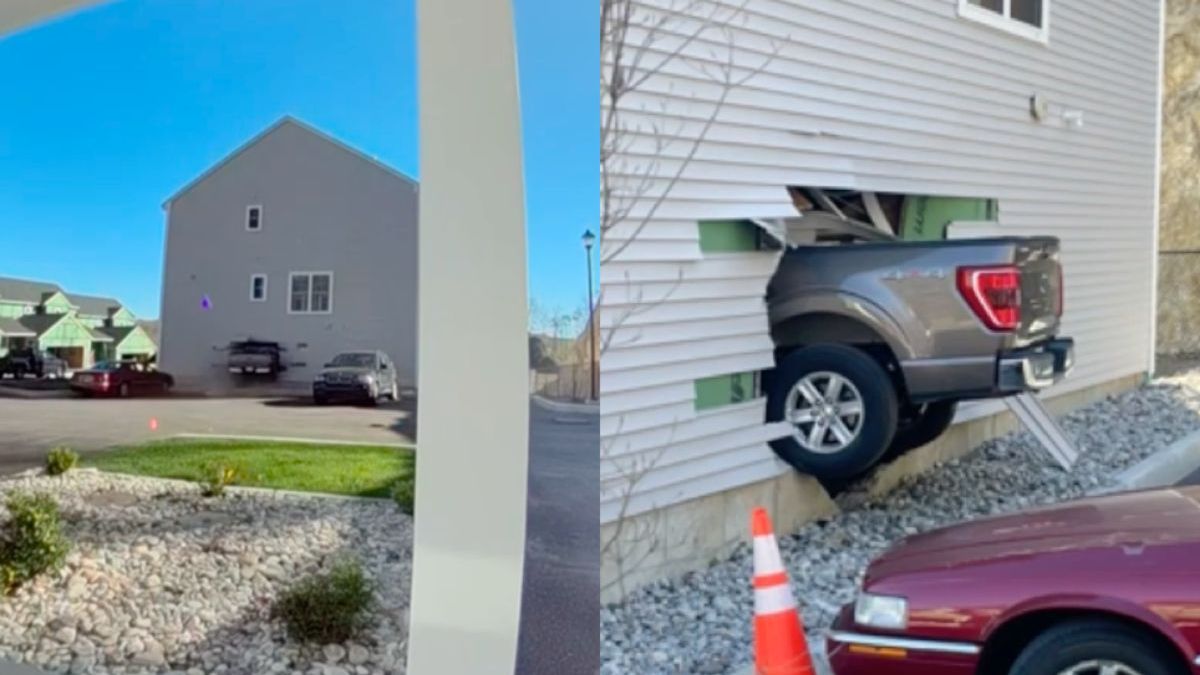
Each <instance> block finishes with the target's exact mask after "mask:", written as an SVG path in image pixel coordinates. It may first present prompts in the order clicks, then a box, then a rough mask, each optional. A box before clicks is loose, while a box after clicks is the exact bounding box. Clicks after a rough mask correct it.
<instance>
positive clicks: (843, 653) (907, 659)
mask: <svg viewBox="0 0 1200 675" xmlns="http://www.w3.org/2000/svg"><path fill="white" fill-rule="evenodd" d="M852 624H853V622H852V621H851V620H850V618H849V612H847V611H846V610H843V611H842V613H841V615H840V616H839V617H838V620H837V621H836V622H835V623H834V626H833V629H832V630H831V631H829V633H828V634H827V637H826V645H825V646H826V649H827V652H828V654H829V665H830V666H831V667H832V668H833V672H834V674H835V675H974V673H975V670H976V668H977V667H978V665H979V651H980V650H979V646H978V645H976V644H973V643H970V642H946V641H943V640H927V639H923V638H916V637H911V638H910V637H906V636H897V635H872V634H869V633H864V632H859V631H856V630H855V627H854V626H853V625H852Z"/></svg>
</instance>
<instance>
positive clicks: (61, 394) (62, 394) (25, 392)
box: [0, 385, 75, 401]
mask: <svg viewBox="0 0 1200 675" xmlns="http://www.w3.org/2000/svg"><path fill="white" fill-rule="evenodd" d="M0 398H19V399H27V400H35V401H36V400H40V399H48V398H75V392H73V391H71V390H70V389H48V390H38V389H20V388H18V387H9V386H6V385H0Z"/></svg>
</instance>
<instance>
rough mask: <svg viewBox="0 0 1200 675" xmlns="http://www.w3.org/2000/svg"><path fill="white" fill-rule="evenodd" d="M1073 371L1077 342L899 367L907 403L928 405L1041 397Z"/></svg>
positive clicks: (1049, 342) (1054, 341)
mask: <svg viewBox="0 0 1200 675" xmlns="http://www.w3.org/2000/svg"><path fill="white" fill-rule="evenodd" d="M1074 365H1075V341H1074V340H1073V339H1071V338H1052V339H1050V340H1045V341H1043V342H1039V343H1037V344H1033V345H1029V346H1028V347H1022V348H1020V349H1012V350H1007V351H1002V352H1000V353H999V354H998V355H991V356H981V357H963V358H959V357H956V358H946V359H917V360H913V361H903V362H901V364H900V367H901V370H902V371H903V372H904V381H905V384H906V385H907V389H908V394H909V398H910V399H911V400H912V401H913V402H915V403H926V402H928V401H936V400H939V399H959V400H962V399H975V398H995V397H999V396H1008V395H1010V394H1020V393H1024V392H1030V391H1038V390H1041V389H1045V388H1046V387H1049V386H1050V385H1052V384H1055V383H1056V382H1058V381H1059V380H1061V379H1063V378H1064V377H1066V375H1067V373H1069V372H1070V371H1071V369H1072V368H1073V367H1074Z"/></svg>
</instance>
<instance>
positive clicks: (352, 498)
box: [0, 466, 392, 675]
mask: <svg viewBox="0 0 1200 675" xmlns="http://www.w3.org/2000/svg"><path fill="white" fill-rule="evenodd" d="M72 473H95V474H104V475H106V476H117V477H119V478H140V479H149V480H156V481H163V482H165V483H173V484H175V485H180V486H183V485H189V486H192V487H196V483H195V482H194V481H190V480H184V479H182V478H160V477H158V476H136V475H133V474H128V473H120V472H119V471H104V470H102V469H97V468H96V467H94V466H84V467H79V468H77V469H72V470H71V471H70V472H68V473H67V474H66V475H67V476H69V475H70V474H72ZM41 477H49V476H48V474H47V473H46V471H45V470H44V469H26V470H24V471H18V472H17V473H14V474H9V475H7V476H0V482H6V481H15V480H20V479H23V478H41ZM197 489H199V488H198V487H197ZM225 491H226V493H227V494H238V493H242V494H249V495H271V496H277V495H287V496H289V497H303V498H305V499H312V498H316V499H327V500H333V501H345V502H363V501H365V502H391V501H392V499H391V498H390V497H360V496H357V495H331V494H328V493H325V492H301V491H299V490H281V489H276V488H265V487H249V486H245V485H228V486H226V487H225ZM0 663H3V662H2V661H0ZM3 673H4V671H2V670H0V675H3Z"/></svg>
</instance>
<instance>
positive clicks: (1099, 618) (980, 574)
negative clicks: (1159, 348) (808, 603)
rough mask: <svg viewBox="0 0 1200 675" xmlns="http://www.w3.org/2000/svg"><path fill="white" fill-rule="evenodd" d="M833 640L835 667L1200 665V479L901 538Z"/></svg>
mask: <svg viewBox="0 0 1200 675" xmlns="http://www.w3.org/2000/svg"><path fill="white" fill-rule="evenodd" d="M827 646H828V649H829V657H830V662H831V664H832V665H833V669H834V672H835V673H837V675H1187V674H1189V673H1192V674H1197V673H1200V656H1197V654H1198V653H1200V487H1181V488H1176V489H1167V490H1153V491H1147V492H1129V493H1122V494H1116V495H1109V496H1105V497H1098V498H1092V499H1085V500H1080V501H1075V502H1068V503H1066V504H1062V505H1058V506H1053V507H1047V508H1042V509H1038V510H1034V511H1027V512H1024V513H1020V514H1015V515H1009V516H1001V517H997V518H989V519H984V520H978V521H974V522H970V523H965V524H962V525H956V526H953V527H948V528H945V529H942V530H937V531H933V532H929V533H926V534H921V535H917V536H914V537H911V538H909V539H906V540H904V541H902V542H901V543H900V544H899V545H897V546H896V547H894V548H892V549H891V550H889V551H888V552H887V553H885V554H884V555H883V556H881V557H880V558H878V559H877V560H876V561H875V562H874V563H872V564H871V566H870V567H869V568H868V569H867V573H866V576H865V577H864V580H863V584H862V589H861V592H860V594H859V598H858V600H857V601H856V602H855V603H854V604H853V605H848V606H847V607H845V608H843V610H842V612H841V614H840V616H839V617H838V619H837V621H836V622H835V624H834V626H833V629H832V630H831V631H830V633H829V637H828V645H827Z"/></svg>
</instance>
